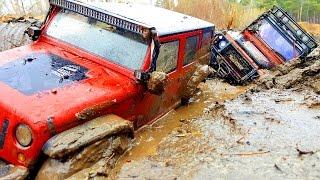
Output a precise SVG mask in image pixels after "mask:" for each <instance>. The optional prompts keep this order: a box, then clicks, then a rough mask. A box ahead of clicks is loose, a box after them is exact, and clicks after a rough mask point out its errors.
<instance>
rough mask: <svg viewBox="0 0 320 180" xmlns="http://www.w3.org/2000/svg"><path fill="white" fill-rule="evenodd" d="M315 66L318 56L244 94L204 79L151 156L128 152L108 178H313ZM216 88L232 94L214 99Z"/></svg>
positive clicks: (318, 139) (319, 141)
mask: <svg viewBox="0 0 320 180" xmlns="http://www.w3.org/2000/svg"><path fill="white" fill-rule="evenodd" d="M319 67H320V66H319V57H318V58H311V59H310V58H309V59H308V61H297V62H295V63H293V64H290V65H285V66H283V67H280V68H277V69H275V70H273V71H271V72H267V73H266V74H267V75H266V76H265V77H263V80H259V81H257V82H256V83H255V85H254V86H252V87H247V91H246V92H243V91H242V92H243V93H242V92H241V91H238V90H239V88H243V87H233V86H230V85H227V84H224V83H222V82H220V81H219V80H208V81H207V83H206V84H203V85H202V86H201V90H202V91H201V93H198V95H197V96H196V97H195V99H194V101H193V102H191V104H189V106H191V107H192V106H193V107H195V106H197V104H202V105H203V106H201V107H199V108H195V109H192V108H189V109H188V110H189V111H194V112H189V113H191V114H192V113H193V114H194V116H184V118H182V117H181V116H177V118H178V119H171V120H173V121H178V123H177V126H176V127H175V128H173V129H172V131H171V132H170V133H168V135H166V136H164V137H163V138H162V139H161V140H160V141H159V144H156V145H153V146H154V147H150V148H153V149H156V150H155V152H154V153H153V154H147V153H146V154H145V156H142V155H141V154H143V153H141V152H140V156H139V158H132V159H130V157H135V154H134V152H133V153H131V154H130V153H129V155H126V156H124V157H123V159H124V160H122V161H120V164H118V167H117V168H118V170H117V172H116V173H114V174H115V175H113V176H112V177H111V178H110V179H114V178H118V179H213V178H223V179H247V178H250V179H253V178H258V179H261V178H262V179H303V178H307V179H319V178H320V163H319V159H320V135H319V133H318V132H319V131H320V121H319V119H320V106H319V104H320V95H319V90H318V88H319V86H318V85H319ZM219 86H220V87H225V90H226V92H228V93H234V92H237V93H238V94H237V93H236V94H237V95H236V96H235V97H229V98H222V99H220V100H218V99H214V98H212V97H213V96H215V94H216V93H217V92H216V91H215V89H217V87H219ZM220 90H221V89H220ZM237 96H238V97H237ZM221 97H223V96H221ZM233 98H234V99H233ZM182 108H184V107H182ZM179 111H180V110H179V109H177V110H176V111H175V112H176V113H179ZM199 112H200V113H199ZM154 126H157V125H154ZM163 126H165V124H164V125H163ZM151 128H152V127H151ZM135 148H139V144H137V145H136V147H134V148H133V149H135Z"/></svg>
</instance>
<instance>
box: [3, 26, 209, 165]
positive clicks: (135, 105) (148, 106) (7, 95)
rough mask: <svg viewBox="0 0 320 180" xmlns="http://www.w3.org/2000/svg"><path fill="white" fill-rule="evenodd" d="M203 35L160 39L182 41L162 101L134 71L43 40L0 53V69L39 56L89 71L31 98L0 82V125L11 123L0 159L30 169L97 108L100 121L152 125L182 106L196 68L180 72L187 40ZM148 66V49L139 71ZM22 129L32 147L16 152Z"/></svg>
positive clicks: (45, 38)
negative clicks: (110, 117)
mask: <svg viewBox="0 0 320 180" xmlns="http://www.w3.org/2000/svg"><path fill="white" fill-rule="evenodd" d="M49 22H50V20H49ZM49 22H47V23H49ZM45 26H46V25H45ZM44 31H45V28H44ZM202 33H203V32H202V30H197V31H194V32H188V33H182V34H179V35H173V36H168V37H163V38H160V40H161V41H162V42H166V41H172V40H179V41H180V50H179V58H178V67H177V69H176V70H175V71H174V72H172V73H170V74H169V84H168V86H167V87H166V90H165V92H164V93H163V95H161V96H157V95H153V94H151V93H149V92H148V91H147V90H146V89H145V87H144V85H143V84H142V83H139V82H138V81H137V80H136V79H135V78H134V76H133V74H134V72H133V71H132V70H129V69H126V68H124V67H121V66H119V65H116V64H113V63H111V62H109V61H106V60H105V59H102V58H101V57H98V56H95V55H93V54H90V53H87V52H85V51H82V50H80V49H77V48H76V47H73V46H70V45H69V44H66V43H64V42H61V41H58V40H56V39H53V38H51V37H48V36H46V35H44V34H43V35H42V36H41V37H40V39H39V40H38V41H37V42H34V43H33V44H31V45H28V46H25V47H20V48H16V49H12V50H9V51H6V52H2V53H0V56H1V59H0V65H4V64H6V63H8V62H11V61H14V60H15V59H17V58H22V57H25V56H26V55H28V54H32V53H39V52H41V53H51V54H55V55H58V56H60V57H63V58H65V59H68V60H70V61H72V62H75V63H77V64H79V65H81V66H84V67H86V68H87V69H88V70H89V71H88V73H87V76H88V78H87V79H85V80H82V81H79V82H76V83H72V84H70V85H66V86H64V87H61V88H57V89H54V90H48V91H44V92H39V93H36V94H33V95H30V96H28V95H24V94H22V93H21V92H19V91H18V90H15V89H13V88H11V87H10V86H8V85H6V84H4V83H1V82H0V94H1V99H0V110H1V111H0V122H2V121H3V119H8V120H9V122H10V123H9V127H8V131H7V133H6V138H5V142H4V147H3V149H1V150H0V159H3V160H5V161H6V162H8V163H11V164H14V165H21V166H25V167H28V166H30V165H32V164H34V163H35V162H36V160H37V158H38V156H39V154H40V153H41V149H42V146H43V145H44V143H45V142H46V141H47V140H48V139H49V138H51V137H52V136H54V135H55V134H57V133H59V132H62V131H65V130H68V129H70V128H72V127H75V126H77V125H79V124H81V123H84V121H81V120H79V118H77V116H76V114H77V113H79V112H83V111H84V110H86V109H88V108H92V107H97V106H99V109H98V110H99V115H104V114H109V113H113V114H116V115H118V116H120V117H123V118H125V119H128V120H131V121H133V122H134V125H135V127H136V128H139V127H141V126H143V125H146V124H148V123H151V122H153V121H154V120H156V119H157V118H158V117H160V116H162V115H164V114H165V113H167V112H168V111H170V110H172V109H173V108H174V107H176V106H177V105H178V104H179V103H180V99H181V96H182V92H183V89H184V88H186V81H187V80H188V77H191V75H192V72H194V69H195V68H194V67H195V65H194V64H195V63H191V64H189V65H187V66H185V67H183V57H184V48H185V39H186V37H190V36H194V35H199V37H200V35H202ZM198 48H199V49H200V42H199V44H198ZM207 53H209V49H208V50H207ZM40 60H41V59H39V61H40ZM150 61H151V48H149V49H148V52H147V54H146V57H145V64H144V65H143V67H142V69H147V68H149V66H150ZM92 118H94V117H91V119H92ZM86 120H90V119H86ZM20 123H25V124H27V125H29V126H30V128H31V129H32V132H33V142H32V145H31V146H30V147H28V148H25V147H22V146H20V145H19V143H18V142H17V141H16V139H15V135H14V134H15V128H16V127H17V125H19V124H20ZM1 125H2V123H0V126H1ZM0 128H1V129H2V127H0ZM19 153H22V154H24V155H25V157H26V160H25V161H19V160H18V158H17V157H18V154H19Z"/></svg>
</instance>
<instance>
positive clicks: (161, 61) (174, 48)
mask: <svg viewBox="0 0 320 180" xmlns="http://www.w3.org/2000/svg"><path fill="white" fill-rule="evenodd" d="M178 53H179V41H173V42H168V43H164V44H161V48H160V53H159V57H158V60H157V71H162V72H165V73H169V72H172V71H174V70H175V69H176V68H177V61H178Z"/></svg>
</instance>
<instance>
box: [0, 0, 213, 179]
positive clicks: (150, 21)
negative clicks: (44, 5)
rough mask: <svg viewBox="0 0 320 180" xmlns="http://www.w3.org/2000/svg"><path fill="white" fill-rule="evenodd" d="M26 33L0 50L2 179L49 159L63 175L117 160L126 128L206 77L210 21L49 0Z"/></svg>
mask: <svg viewBox="0 0 320 180" xmlns="http://www.w3.org/2000/svg"><path fill="white" fill-rule="evenodd" d="M28 34H29V35H30V37H31V38H32V39H33V40H34V42H33V43H32V44H31V45H27V46H24V47H19V48H16V49H12V50H9V51H5V52H2V53H1V54H0V57H1V58H0V94H1V97H0V159H1V160H2V161H3V166H2V167H1V170H0V176H1V178H3V179H16V178H25V177H27V176H28V174H29V175H30V172H33V174H36V173H34V172H37V170H38V169H39V168H36V167H41V166H42V165H43V166H45V165H46V164H48V163H51V165H52V164H55V165H56V166H64V165H66V166H68V167H69V168H68V171H63V172H61V174H62V178H68V177H71V176H72V175H74V174H75V173H77V172H79V171H81V170H82V169H83V168H87V167H90V166H93V165H94V164H95V163H97V160H99V159H103V158H104V159H107V160H108V161H106V162H110V161H113V162H114V161H116V160H117V159H118V158H119V157H120V155H121V154H122V153H123V152H124V151H125V150H126V149H127V148H128V146H127V145H126V144H128V143H126V142H128V141H130V138H132V137H133V132H134V130H136V129H138V128H139V127H141V126H143V125H146V124H149V123H152V122H153V121H155V120H156V119H158V118H159V117H161V116H163V115H164V114H166V113H167V112H169V111H170V110H172V109H173V108H175V107H177V106H178V105H179V104H180V102H181V100H184V99H188V98H189V97H190V96H191V95H192V94H193V92H194V91H195V89H196V86H197V85H198V84H199V83H200V82H201V81H203V80H204V79H205V78H206V76H207V75H208V72H209V66H208V64H209V61H210V42H211V40H212V37H213V36H214V25H213V24H211V23H208V22H205V21H203V20H200V19H196V18H193V17H190V16H187V15H183V14H180V13H175V12H172V11H169V10H165V9H161V8H156V7H151V6H142V5H131V4H116V3H83V2H80V1H77V0H50V10H49V13H48V15H47V17H46V20H45V21H44V23H43V25H42V27H41V28H37V27H30V28H29V29H28ZM93 147H94V148H93ZM88 149H90V150H88ZM92 149H94V150H92ZM93 157H94V158H93ZM79 164H81V167H79V166H78V165H79ZM43 166H42V168H43V169H45V167H43ZM104 171H105V172H107V168H106V169H104ZM44 172H46V171H45V170H44ZM102 172H103V171H102ZM33 177H35V175H33Z"/></svg>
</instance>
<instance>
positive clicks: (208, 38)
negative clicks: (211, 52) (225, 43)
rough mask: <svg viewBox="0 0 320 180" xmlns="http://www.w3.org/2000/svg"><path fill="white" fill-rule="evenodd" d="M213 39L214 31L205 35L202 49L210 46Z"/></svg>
mask: <svg viewBox="0 0 320 180" xmlns="http://www.w3.org/2000/svg"><path fill="white" fill-rule="evenodd" d="M211 39H212V31H207V32H204V33H203V37H202V43H201V47H204V46H207V45H210V43H211Z"/></svg>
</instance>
